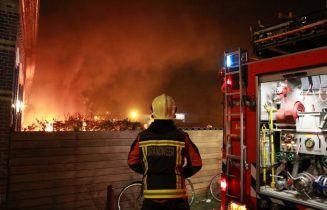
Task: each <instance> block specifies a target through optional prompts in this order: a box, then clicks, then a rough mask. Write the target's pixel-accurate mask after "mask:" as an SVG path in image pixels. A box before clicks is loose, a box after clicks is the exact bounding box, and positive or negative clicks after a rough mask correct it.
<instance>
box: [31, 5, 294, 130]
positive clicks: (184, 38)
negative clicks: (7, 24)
mask: <svg viewBox="0 0 327 210" xmlns="http://www.w3.org/2000/svg"><path fill="white" fill-rule="evenodd" d="M91 2H92V3H91ZM244 2H245V1H235V2H231V3H226V2H225V1H128V2H127V1H108V0H96V1H82V0H79V1H77V0H69V1H64V0H44V1H41V8H40V28H39V42H38V48H37V66H36V72H35V77H34V81H33V86H32V90H31V92H30V93H27V95H26V99H27V107H26V112H25V122H26V123H29V122H31V121H32V120H34V119H35V118H39V119H42V118H46V117H55V118H57V119H58V118H62V116H63V115H64V114H65V113H75V112H80V113H94V114H102V113H106V112H109V113H110V114H112V116H114V117H127V116H128V112H129V111H130V110H131V109H136V110H138V111H139V112H140V113H141V114H149V113H150V104H151V101H152V99H153V98H154V97H155V96H157V95H159V94H162V93H166V94H168V95H171V96H172V97H174V98H175V100H176V102H177V105H178V111H179V112H185V113H189V114H190V115H193V116H195V117H194V118H193V119H195V122H197V125H199V126H205V125H208V124H211V125H214V126H221V125H222V121H221V119H222V117H221V116H222V115H221V111H219V110H221V108H222V107H221V101H222V95H221V93H220V84H219V80H218V71H219V68H220V66H221V65H222V60H223V58H222V55H223V52H224V51H225V50H235V49H236V48H237V47H245V48H249V43H250V33H249V26H250V25H251V23H255V22H256V21H257V20H258V16H259V17H260V15H262V17H267V14H266V13H267V12H265V11H262V10H258V11H257V12H256V13H255V14H253V11H255V8H257V7H259V6H261V7H262V8H265V7H268V6H269V5H260V3H259V2H261V1H254V2H253V4H252V5H249V4H247V3H244ZM288 2H289V3H292V2H295V1H294V0H293V1H288ZM232 3H234V4H239V6H238V7H237V8H236V7H235V5H234V4H232ZM283 3H284V4H286V3H285V1H281V0H279V1H276V2H274V5H275V6H274V7H272V8H269V11H270V15H271V14H272V13H274V14H276V16H277V12H278V11H279V8H278V6H281V5H284V4H283ZM232 5H234V6H232ZM231 6H232V7H231ZM236 14H237V15H236ZM241 14H243V15H244V16H242V15H241Z"/></svg>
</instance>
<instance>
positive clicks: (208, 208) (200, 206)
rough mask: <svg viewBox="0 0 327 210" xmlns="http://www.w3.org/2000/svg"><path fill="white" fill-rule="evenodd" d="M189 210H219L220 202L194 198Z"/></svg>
mask: <svg viewBox="0 0 327 210" xmlns="http://www.w3.org/2000/svg"><path fill="white" fill-rule="evenodd" d="M191 210H220V202H218V201H216V200H213V199H212V198H210V197H209V198H207V197H206V196H201V197H196V198H195V201H194V203H193V204H192V206H191Z"/></svg>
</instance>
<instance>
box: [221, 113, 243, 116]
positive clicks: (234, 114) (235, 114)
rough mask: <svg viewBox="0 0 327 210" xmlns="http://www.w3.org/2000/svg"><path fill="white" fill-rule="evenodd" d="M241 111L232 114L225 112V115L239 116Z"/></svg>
mask: <svg viewBox="0 0 327 210" xmlns="http://www.w3.org/2000/svg"><path fill="white" fill-rule="evenodd" d="M240 115H241V113H232V114H226V115H225V116H240Z"/></svg>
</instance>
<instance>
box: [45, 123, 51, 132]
mask: <svg viewBox="0 0 327 210" xmlns="http://www.w3.org/2000/svg"><path fill="white" fill-rule="evenodd" d="M44 131H45V132H53V123H52V122H51V123H46V124H45V129H44Z"/></svg>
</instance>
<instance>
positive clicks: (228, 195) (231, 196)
mask: <svg viewBox="0 0 327 210" xmlns="http://www.w3.org/2000/svg"><path fill="white" fill-rule="evenodd" d="M226 196H227V197H230V198H234V199H238V200H239V199H240V198H239V197H237V196H234V195H230V194H226Z"/></svg>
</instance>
